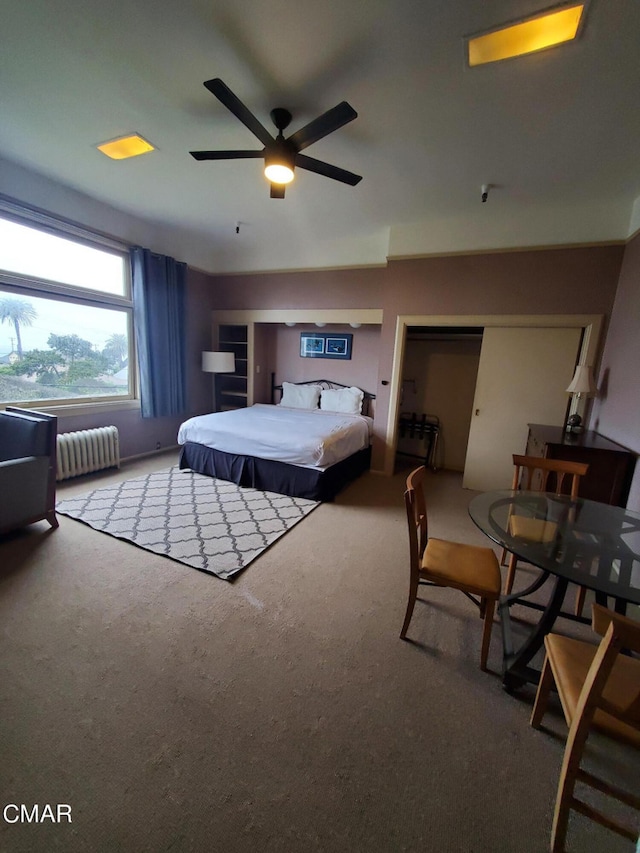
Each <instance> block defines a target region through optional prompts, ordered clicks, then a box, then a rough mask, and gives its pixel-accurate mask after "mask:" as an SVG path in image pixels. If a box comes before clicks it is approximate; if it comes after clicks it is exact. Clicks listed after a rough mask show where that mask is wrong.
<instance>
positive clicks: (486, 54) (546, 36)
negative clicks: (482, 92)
mask: <svg viewBox="0 0 640 853" xmlns="http://www.w3.org/2000/svg"><path fill="white" fill-rule="evenodd" d="M584 7H585V3H572V4H571V5H569V6H567V5H565V6H560V7H557V6H556V7H555V8H554V9H548V10H546V11H545V12H541V13H540V14H538V15H534V16H532V17H531V18H526V19H525V20H522V21H519V22H517V23H515V24H509V25H508V26H503V27H499V28H498V29H495V30H492V31H491V32H488V33H484V34H483V35H479V36H472V37H469V38H467V61H468V63H469V65H470V66H471V67H473V66H475V65H485V64H486V63H488V62H499V61H500V60H502V59H511V58H512V57H514V56H524V55H525V54H527V53H535V52H537V51H539V50H546V48H548V47H554V46H555V45H558V44H563V43H564V42H568V41H571V40H572V39H574V38H575V37H576V35H577V34H578V28H579V26H580V21H581V19H582V13H583V11H584Z"/></svg>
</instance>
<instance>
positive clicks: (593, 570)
mask: <svg viewBox="0 0 640 853" xmlns="http://www.w3.org/2000/svg"><path fill="white" fill-rule="evenodd" d="M469 515H470V516H471V519H472V520H473V521H474V523H475V524H476V525H477V526H478V527H479V528H480V530H482V532H483V533H485V534H486V535H487V536H488V537H489V538H490V539H491V540H492V541H493V542H495V543H496V544H497V545H500V546H501V547H503V548H506V549H507V551H510V552H511V553H513V554H515V555H516V556H517V557H518V559H519V560H522V561H526V562H527V563H531V564H532V565H534V566H537V567H538V568H539V569H541V570H542V572H541V573H540V574H539V576H538V577H537V578H536V579H535V580H534V582H533V583H532V584H531V585H530V586H529V587H527V588H526V589H524V590H520V591H518V592H515V593H513V594H511V595H508V596H504V597H503V598H502V599H501V601H500V605H499V612H500V617H501V622H502V628H503V644H504V659H503V682H504V685H505V688H506V689H507V690H510V689H513V688H515V687H518V686H520V685H522V684H523V683H526V682H532V683H536V682H537V680H538V678H539V671H538V670H536V669H534V668H532V666H531V665H530V664H531V661H532V659H533V658H534V656H535V655H536V654H537V652H538V651H539V650H540V649H541V647H542V646H543V643H544V635H545V634H546V633H548V632H549V631H550V630H551V629H552V627H553V624H554V622H555V620H556V619H557V618H558V616H568V617H569V618H575V617H574V616H573V615H572V614H567V613H564V612H563V611H562V603H563V601H564V598H565V594H566V591H567V587H568V585H569V583H574V584H578V585H580V586H584V587H586V588H587V589H590V590H592V591H593V592H594V593H595V597H596V601H598V602H599V603H602V604H604V605H605V606H607V605H608V603H609V600H610V599H611V601H612V602H613V606H614V608H615V609H616V610H617V611H618V612H625V610H626V606H627V604H629V603H633V604H640V513H636V512H631V511H630V510H627V509H625V508H623V507H617V506H611V505H609V504H602V503H598V502H596V501H589V500H585V499H584V498H571V497H569V496H568V495H555V494H551V493H546V492H527V491H512V490H503V491H492V492H484V493H482V494H480V495H477V496H476V497H474V498H473V499H472V500H471V502H470V504H469ZM548 582H549V583H550V584H551V587H552V588H551V594H550V596H549V597H548V599H547V601H546V603H539V600H538V601H537V600H533V599H532V598H531V596H534V595H535V593H537V591H538V590H539V589H540V588H541V587H542V586H543V585H544V584H547V583H548ZM536 598H537V599H539V598H540V597H539V596H537V597H536ZM514 604H520V605H524V606H526V607H531V608H534V609H537V610H540V611H541V613H542V615H541V617H540V619H539V621H538V622H537V623H536V624H535V625H533V626H532V627H531V629H530V631H529V632H528V634H527V635H526V637H525V639H524V641H523V642H522V643H521V644H520V646H519V647H518V648H515V645H514V641H513V632H512V630H511V624H510V623H511V620H510V609H511V607H513V605H514Z"/></svg>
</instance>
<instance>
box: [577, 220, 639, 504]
mask: <svg viewBox="0 0 640 853" xmlns="http://www.w3.org/2000/svg"><path fill="white" fill-rule="evenodd" d="M639 323H640V235H639V236H636V237H635V239H633V240H632V241H631V242H630V243H629V244H628V246H627V248H626V250H625V253H624V261H623V264H622V270H621V273H620V283H619V285H618V291H617V293H616V299H615V303H614V306H613V312H612V314H611V321H610V324H609V333H608V335H607V341H606V345H605V348H604V354H603V356H602V362H601V365H600V373H599V376H598V378H597V383H596V384H597V386H598V396H597V397H596V399H595V400H594V405H593V409H592V412H591V420H590V424H589V426H590V428H591V429H594V430H596V432H600V433H602V434H603V435H606V436H607V437H608V438H611V439H613V440H614V441H617V442H618V443H619V444H622V445H624V446H625V447H628V448H629V449H630V450H633V451H635V452H636V453H640V330H639V328H638V327H639ZM627 506H628V507H629V509H632V510H635V511H636V512H640V465H637V466H636V472H635V477H634V479H633V483H632V485H631V492H630V494H629V500H628V502H627Z"/></svg>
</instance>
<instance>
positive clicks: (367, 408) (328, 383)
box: [271, 373, 376, 417]
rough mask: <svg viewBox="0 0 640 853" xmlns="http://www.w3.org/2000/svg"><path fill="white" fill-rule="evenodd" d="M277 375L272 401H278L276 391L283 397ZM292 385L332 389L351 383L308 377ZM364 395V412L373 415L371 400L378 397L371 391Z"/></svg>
mask: <svg viewBox="0 0 640 853" xmlns="http://www.w3.org/2000/svg"><path fill="white" fill-rule="evenodd" d="M275 380H276V375H275V373H272V374H271V402H272V403H275V402H276V391H279V392H280V397H282V385H276V384H275ZM291 384H292V385H319V386H320V388H322V389H323V390H325V391H330V390H331V389H332V388H349V387H351V386H349V385H343V384H342V383H340V382H333V380H331V379H307V380H305V381H304V382H292V383H291ZM363 393H364V397H363V400H362V414H363V415H367V416H368V417H372V412H371V401H372V400H375V399H376V395H375V394H371V393H369V391H363Z"/></svg>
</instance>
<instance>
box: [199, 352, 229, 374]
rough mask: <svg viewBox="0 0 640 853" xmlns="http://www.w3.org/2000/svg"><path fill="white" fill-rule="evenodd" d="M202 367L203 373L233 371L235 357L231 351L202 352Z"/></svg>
mask: <svg viewBox="0 0 640 853" xmlns="http://www.w3.org/2000/svg"><path fill="white" fill-rule="evenodd" d="M202 369H203V370H204V372H205V373H233V372H234V371H235V369H236V357H235V355H234V354H233V353H232V352H203V353H202Z"/></svg>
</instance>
